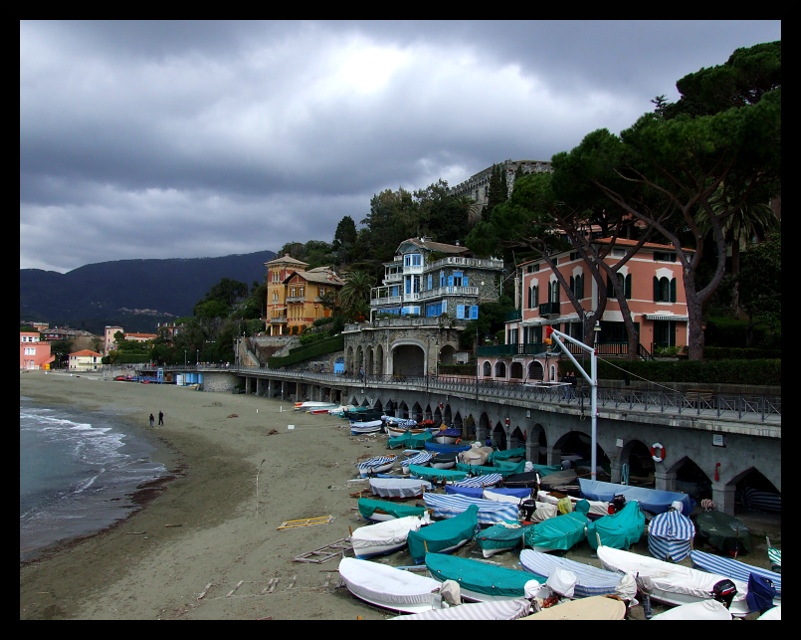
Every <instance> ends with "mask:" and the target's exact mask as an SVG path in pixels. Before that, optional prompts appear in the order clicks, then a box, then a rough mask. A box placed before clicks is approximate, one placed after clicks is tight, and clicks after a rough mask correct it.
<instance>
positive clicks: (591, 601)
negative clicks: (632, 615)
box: [518, 596, 626, 620]
mask: <svg viewBox="0 0 801 640" xmlns="http://www.w3.org/2000/svg"><path fill="white" fill-rule="evenodd" d="M625 619H626V603H625V602H623V601H622V600H619V599H617V598H610V597H609V596H590V597H589V598H581V599H579V600H568V601H567V602H563V603H561V604H557V605H556V606H553V607H548V608H547V609H542V610H541V611H538V612H537V613H532V614H531V615H529V616H524V617H522V618H518V620H625Z"/></svg>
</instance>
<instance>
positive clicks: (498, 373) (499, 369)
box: [495, 362, 506, 379]
mask: <svg viewBox="0 0 801 640" xmlns="http://www.w3.org/2000/svg"><path fill="white" fill-rule="evenodd" d="M495 377H496V378H504V379H505V378H506V363H505V362H496V363H495Z"/></svg>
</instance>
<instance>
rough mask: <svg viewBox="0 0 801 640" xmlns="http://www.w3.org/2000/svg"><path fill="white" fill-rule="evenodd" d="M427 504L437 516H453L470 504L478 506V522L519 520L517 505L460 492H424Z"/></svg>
mask: <svg viewBox="0 0 801 640" xmlns="http://www.w3.org/2000/svg"><path fill="white" fill-rule="evenodd" d="M423 500H424V501H425V503H426V506H427V507H429V508H431V509H433V510H434V517H436V518H452V517H454V516H456V515H459V514H460V513H464V512H465V511H467V509H468V508H469V507H470V505H473V504H474V505H476V506H477V507H478V523H479V524H483V525H492V524H499V523H501V522H519V521H520V517H519V513H518V510H517V506H516V505H513V504H510V503H508V502H497V501H496V500H483V499H480V498H470V497H467V496H461V495H458V494H439V493H428V492H426V493H424V494H423Z"/></svg>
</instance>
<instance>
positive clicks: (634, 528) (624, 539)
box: [587, 501, 645, 549]
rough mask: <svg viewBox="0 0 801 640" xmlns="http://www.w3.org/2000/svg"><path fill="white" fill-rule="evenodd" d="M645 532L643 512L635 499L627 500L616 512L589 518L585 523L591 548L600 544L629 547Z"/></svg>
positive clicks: (622, 547)
mask: <svg viewBox="0 0 801 640" xmlns="http://www.w3.org/2000/svg"><path fill="white" fill-rule="evenodd" d="M643 533H645V514H644V513H643V512H642V509H640V503H639V502H637V501H634V502H627V503H626V504H625V505H624V506H623V508H622V509H621V510H620V511H618V512H617V513H613V514H609V515H606V516H603V517H601V518H598V519H596V520H590V522H589V524H588V525H587V542H589V543H590V546H591V547H592V548H593V549H597V548H598V544H599V538H600V544H605V545H606V546H608V547H614V548H615V549H629V548H631V546H632V545H635V544H637V543H638V542H639V541H640V538H641V537H642V535H643Z"/></svg>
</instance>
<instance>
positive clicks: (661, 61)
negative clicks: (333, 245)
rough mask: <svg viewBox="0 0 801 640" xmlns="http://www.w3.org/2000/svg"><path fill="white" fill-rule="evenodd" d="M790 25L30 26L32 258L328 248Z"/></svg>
mask: <svg viewBox="0 0 801 640" xmlns="http://www.w3.org/2000/svg"><path fill="white" fill-rule="evenodd" d="M779 39H781V23H780V21H690V22H686V21H601V22H596V21H464V22H446V21H424V22H418V21H378V22H373V21H357V22H352V21H329V22H314V21H308V22H302V21H301V22H295V21H291V22H284V21H274V22H264V21H244V22H239V21H225V22H213V21H211V22H210V21H157V22H151V21H93V22H74V21H31V22H28V21H23V22H20V268H42V269H49V270H55V271H61V272H65V271H68V270H70V269H74V268H76V267H79V266H82V265H85V264H89V263H95V262H103V261H106V260H119V259H130V258H171V257H198V256H221V255H228V254H232V253H249V252H253V251H260V250H265V249H269V250H272V251H277V250H278V249H280V247H281V246H282V245H284V244H285V243H287V242H293V241H297V242H306V241H308V240H323V241H327V242H330V241H331V240H332V239H333V233H334V231H335V229H336V225H337V223H338V222H339V221H340V220H341V219H342V217H343V216H346V215H349V216H351V217H352V218H353V219H354V221H355V222H356V223H357V224H358V223H359V222H360V221H361V220H362V219H363V218H364V217H365V215H366V214H367V213H368V212H369V206H370V199H371V198H372V196H373V195H375V194H376V193H379V192H380V191H382V190H384V189H393V190H395V189H398V188H400V187H403V188H405V189H409V190H414V189H419V188H424V187H426V186H428V185H429V184H431V183H433V182H436V181H437V180H439V179H443V180H446V181H448V183H449V184H451V185H456V184H458V183H459V182H461V181H462V180H465V179H467V178H468V177H469V176H470V175H472V174H474V173H476V172H478V171H480V170H482V169H484V168H485V167H487V166H490V165H491V164H493V163H495V162H500V161H503V160H505V159H532V160H549V159H550V158H551V156H552V155H553V154H554V153H557V152H559V151H567V150H570V149H571V148H572V147H574V146H575V145H577V144H578V143H579V142H580V141H581V139H582V138H583V137H584V136H585V135H586V134H588V133H589V132H591V131H593V130H595V129H598V128H607V129H609V130H610V131H614V132H617V131H619V130H621V129H622V128H625V127H627V126H629V125H631V124H633V122H634V121H635V120H636V118H637V117H638V116H639V115H641V114H642V113H644V112H646V111H650V110H651V109H652V107H653V105H652V104H651V100H652V99H653V98H654V97H656V96H657V95H662V94H664V95H666V96H667V97H668V99H670V100H675V99H676V98H677V94H676V92H675V83H676V81H677V80H678V79H680V78H681V77H683V76H684V75H686V74H687V73H691V72H693V71H697V70H699V69H700V68H702V67H709V66H714V65H717V64H722V63H723V62H725V61H726V59H727V58H728V57H729V56H730V55H731V53H732V52H733V51H734V50H735V49H736V48H738V47H748V46H752V45H754V44H758V43H760V42H768V41H773V40H779Z"/></svg>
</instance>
